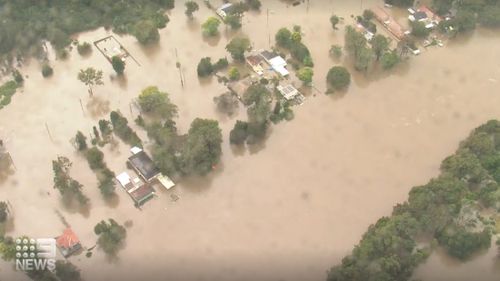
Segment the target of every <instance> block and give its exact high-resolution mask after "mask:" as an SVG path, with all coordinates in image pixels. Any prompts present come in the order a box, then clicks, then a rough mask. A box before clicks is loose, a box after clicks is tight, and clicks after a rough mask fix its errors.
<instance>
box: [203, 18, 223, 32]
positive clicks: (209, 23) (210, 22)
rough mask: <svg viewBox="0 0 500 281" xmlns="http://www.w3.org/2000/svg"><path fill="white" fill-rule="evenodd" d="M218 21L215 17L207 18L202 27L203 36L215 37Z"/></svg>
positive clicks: (217, 30)
mask: <svg viewBox="0 0 500 281" xmlns="http://www.w3.org/2000/svg"><path fill="white" fill-rule="evenodd" d="M219 25H220V20H219V19H218V18H216V17H209V18H208V19H207V20H206V21H205V22H204V23H203V24H202V25H201V28H202V29H203V34H204V35H205V36H215V35H217V34H219Z"/></svg>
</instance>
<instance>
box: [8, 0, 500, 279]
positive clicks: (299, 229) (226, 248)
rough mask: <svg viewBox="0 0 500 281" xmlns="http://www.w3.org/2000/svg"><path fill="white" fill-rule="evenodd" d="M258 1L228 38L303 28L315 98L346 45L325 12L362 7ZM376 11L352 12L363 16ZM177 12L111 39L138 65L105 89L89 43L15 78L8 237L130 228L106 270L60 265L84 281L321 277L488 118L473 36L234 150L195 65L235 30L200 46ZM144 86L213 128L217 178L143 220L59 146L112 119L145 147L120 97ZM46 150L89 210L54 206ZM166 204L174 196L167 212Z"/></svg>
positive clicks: (310, 105) (498, 64)
mask: <svg viewBox="0 0 500 281" xmlns="http://www.w3.org/2000/svg"><path fill="white" fill-rule="evenodd" d="M178 2H179V1H178ZM263 2H265V3H264V6H263V10H262V12H261V13H252V12H250V13H248V14H247V15H246V16H245V18H244V20H243V28H242V30H241V31H239V32H238V33H237V34H245V35H247V36H249V37H250V39H251V41H252V42H253V45H254V47H255V48H256V49H262V48H268V47H269V46H270V40H269V38H270V39H271V44H273V41H274V40H273V38H274V34H275V33H276V31H277V30H278V29H279V28H281V27H284V26H287V27H292V26H293V25H294V24H300V25H301V26H302V30H303V32H304V34H305V35H304V39H303V41H304V42H305V44H306V45H307V46H308V47H309V48H310V49H311V52H312V56H313V60H314V61H315V68H314V70H315V77H314V84H315V87H316V88H318V89H319V90H320V91H323V90H324V89H325V88H326V85H325V84H326V82H325V77H326V73H327V71H328V69H329V68H330V67H331V66H333V65H335V64H336V62H335V61H334V60H333V59H331V58H329V57H328V50H329V48H330V46H331V44H342V38H343V28H344V25H341V26H340V29H339V31H337V32H333V31H332V29H331V26H330V23H329V17H330V16H331V14H332V12H334V13H336V14H337V15H339V16H342V17H344V18H345V23H350V22H351V20H350V15H351V14H359V13H360V11H361V6H360V2H358V1H340V0H339V1H333V0H332V1H311V2H310V4H309V6H308V5H306V4H302V5H299V6H298V7H291V6H287V5H286V4H285V2H282V1H263ZM378 3H379V1H363V8H368V7H370V6H371V5H375V4H378ZM177 5H178V6H179V7H178V8H176V9H174V10H173V11H172V12H171V14H169V16H170V20H171V21H170V23H169V24H168V25H167V28H165V29H163V30H161V31H160V34H161V41H160V43H159V44H158V46H152V47H148V48H145V47H141V46H140V45H139V44H138V43H137V42H136V40H135V39H134V38H133V37H130V36H116V38H117V39H118V40H120V42H121V44H122V45H123V46H124V47H125V48H127V49H128V51H129V52H130V54H131V55H132V56H134V57H135V58H136V59H137V61H138V62H139V64H136V63H135V62H134V61H132V60H131V59H128V60H127V68H126V71H125V73H126V75H125V78H116V77H115V76H114V71H113V69H112V67H111V65H110V64H109V63H108V61H107V60H106V59H105V58H104V57H103V56H102V55H101V54H100V53H99V52H98V51H97V50H96V49H95V48H94V51H93V54H92V55H91V56H89V57H80V56H79V55H78V53H77V52H76V50H73V51H72V52H71V55H70V58H69V59H68V60H65V61H55V62H54V61H53V62H52V66H53V67H54V72H55V73H54V76H53V77H52V78H49V79H44V78H43V77H42V75H41V73H40V65H39V64H38V63H37V62H32V63H31V64H29V65H27V66H25V67H24V68H22V69H21V70H22V72H23V73H24V74H25V75H28V76H29V78H27V79H26V82H25V86H24V89H23V91H22V92H21V93H17V94H16V95H15V96H14V98H13V100H12V103H11V104H10V105H9V106H7V107H6V108H4V109H2V110H0V137H1V138H2V139H4V143H5V145H6V147H7V149H8V150H9V152H10V153H11V155H12V158H13V161H14V163H15V166H16V171H15V173H14V174H13V175H11V176H9V177H8V178H7V179H6V180H4V181H3V182H0V199H1V200H8V201H9V202H10V203H11V204H12V206H13V210H14V216H15V221H14V224H13V225H12V227H11V228H10V232H9V235H12V236H17V235H29V236H32V237H53V236H57V235H59V234H60V233H61V232H62V230H63V229H64V225H63V223H62V220H61V218H60V216H59V215H58V213H60V214H62V215H63V216H64V218H65V219H66V221H67V222H68V223H69V224H70V225H71V226H72V228H73V230H74V231H75V232H76V233H77V235H78V236H79V237H80V239H81V241H82V243H83V245H84V246H85V247H92V246H94V245H95V242H96V236H95V234H94V233H93V227H94V225H95V224H96V223H98V222H99V221H100V220H102V219H107V218H114V219H115V220H117V221H118V222H120V223H124V222H125V221H129V220H130V221H132V226H131V227H129V228H128V235H127V243H126V246H125V248H124V249H123V250H122V251H120V252H119V255H118V259H116V260H109V259H108V258H106V256H105V255H104V254H103V253H102V252H101V251H94V255H93V256H92V257H91V258H86V257H85V256H84V254H81V255H79V256H75V257H71V258H70V260H71V261H72V262H74V263H75V264H76V265H77V266H78V267H79V268H81V269H82V275H83V277H84V278H85V279H86V280H93V281H100V280H127V281H128V280H137V279H141V280H297V281H298V280H324V279H325V278H326V270H328V269H329V268H330V267H331V266H332V265H334V264H337V263H339V262H340V260H341V259H342V257H343V256H345V255H346V254H348V253H349V252H350V251H351V249H352V247H353V246H354V245H355V244H356V243H357V242H358V241H359V239H360V238H361V235H362V234H363V233H364V232H365V230H366V229H367V227H368V226H369V225H370V224H371V223H374V222H375V221H376V220H377V219H378V218H379V217H381V216H384V215H388V214H390V212H391V210H392V206H393V205H395V204H396V203H398V202H402V201H404V200H405V199H406V198H407V194H408V191H409V190H410V188H411V187H412V186H414V185H418V184H423V183H426V182H427V181H428V180H429V179H430V178H431V177H433V176H435V175H437V174H438V172H439V171H438V169H439V164H440V162H441V160H442V159H443V158H445V157H446V156H448V155H450V154H451V153H452V152H453V151H454V150H455V149H456V147H457V145H458V143H459V141H460V140H462V139H464V138H465V137H466V136H467V135H468V133H469V132H470V130H471V129H473V128H474V127H476V126H478V125H480V124H481V123H483V122H485V121H486V120H489V119H492V118H500V110H499V107H498V105H499V104H500V95H499V92H498V89H499V85H500V84H499V83H500V52H498V50H497V46H499V44H500V35H499V34H498V33H494V32H491V31H485V30H478V31H476V33H475V34H474V35H473V36H470V37H468V38H464V39H459V40H456V41H455V42H452V43H449V44H447V45H446V47H445V48H430V49H429V50H428V51H424V52H423V53H422V54H421V55H420V56H419V57H416V58H412V59H411V60H409V61H408V62H405V63H403V64H402V65H400V66H399V67H398V68H397V69H396V70H395V71H393V72H391V73H387V74H369V75H367V76H365V75H362V74H355V76H354V83H353V84H352V85H351V86H350V89H349V91H348V92H347V93H346V94H345V95H344V96H336V97H332V96H326V95H323V93H316V92H314V91H313V93H312V94H310V95H309V96H308V98H307V100H306V101H305V103H304V105H302V106H300V107H297V108H296V109H295V119H294V120H293V121H291V122H288V123H285V124H280V125H277V126H274V127H273V128H272V130H271V131H272V132H271V136H270V138H269V139H268V140H267V141H266V143H265V145H263V146H262V147H258V148H253V149H251V150H248V149H246V150H243V151H241V150H237V149H234V148H231V147H230V145H229V143H228V135H229V131H230V130H231V128H232V127H233V125H234V122H235V121H236V119H238V118H240V119H241V118H245V115H246V114H245V112H244V110H243V109H242V108H240V113H239V115H238V116H236V117H233V118H228V117H224V116H221V115H220V114H218V113H217V112H216V110H215V105H214V103H213V101H212V99H213V97H215V96H217V95H219V94H221V93H223V92H224V91H225V88H224V86H223V85H222V84H219V83H217V81H216V79H213V80H199V79H198V78H197V75H196V65H197V63H198V61H199V60H200V58H202V57H205V56H210V57H212V58H213V59H216V58H219V57H223V56H227V54H226V53H225V50H224V47H225V45H226V44H227V42H228V40H229V39H230V38H231V37H232V36H234V35H235V34H234V33H233V32H231V31H227V30H224V27H222V29H221V31H222V32H221V36H220V37H218V38H216V39H210V40H208V39H205V38H203V36H202V34H201V30H200V24H201V23H202V22H203V21H204V20H205V19H206V18H207V17H208V16H210V15H212V12H211V11H210V10H208V9H207V8H206V7H204V6H202V5H200V11H199V12H197V13H196V14H195V19H194V20H193V21H189V20H187V18H186V16H185V15H184V8H183V7H181V4H177ZM267 8H269V18H268V19H267V10H266V9H267ZM109 34H110V33H109V32H107V31H105V30H104V29H99V30H96V31H93V32H89V33H84V34H81V35H80V36H79V37H78V39H79V40H81V41H88V42H93V41H95V40H98V39H100V38H102V37H105V36H107V35H109ZM176 56H177V57H178V59H176ZM478 57H480V58H481V63H479V62H478ZM177 60H178V61H179V62H180V63H181V70H182V72H183V75H184V76H185V81H186V85H185V86H184V87H182V86H181V83H180V79H179V71H178V69H177V68H176V61H177ZM89 66H92V67H95V68H98V69H102V70H103V72H104V76H105V79H104V82H105V85H104V86H97V87H95V89H94V97H93V98H89V96H88V94H87V88H86V87H85V85H83V84H82V83H81V82H80V81H78V80H77V78H76V77H77V73H78V71H79V70H80V69H81V68H86V67H89ZM149 85H157V86H158V87H159V88H160V89H161V90H165V91H167V92H169V93H170V96H171V99H172V100H173V102H174V103H175V104H177V105H178V107H179V118H178V127H179V130H180V131H182V132H184V131H186V130H187V129H188V127H189V124H190V123H191V121H192V120H193V119H194V118H196V117H203V118H214V119H217V120H219V122H220V126H221V127H222V130H223V134H224V143H223V152H224V154H223V159H222V165H220V166H219V167H217V171H216V172H215V173H213V174H212V175H210V176H209V177H207V178H199V179H189V180H185V181H183V182H181V183H179V184H178V185H177V186H176V187H175V188H173V189H172V190H170V191H165V190H157V191H158V195H159V196H158V197H157V198H155V199H154V200H152V201H151V202H148V203H147V204H146V205H145V206H144V208H143V210H142V211H140V210H138V209H136V208H134V207H133V204H132V201H131V200H130V198H128V196H127V195H126V194H125V193H124V192H123V191H122V190H117V193H118V194H119V198H118V200H117V202H113V204H108V203H106V202H105V201H104V200H103V199H102V197H101V195H100V193H99V190H98V189H97V180H96V178H95V175H94V174H93V172H92V171H91V170H90V169H89V167H88V165H87V163H86V161H85V159H84V158H83V157H82V156H80V155H78V154H77V153H76V152H75V149H74V148H73V146H72V145H71V144H70V139H71V138H72V137H73V136H74V135H75V133H76V131H77V130H81V131H83V132H85V133H87V134H88V133H89V132H90V131H91V130H92V126H93V125H96V124H97V121H98V120H99V119H101V118H108V116H109V111H110V110H114V109H119V110H120V111H121V112H122V113H123V114H124V115H125V117H127V118H129V122H130V123H132V125H133V127H134V129H136V130H137V131H138V133H139V134H140V136H141V137H142V138H143V139H146V137H145V132H144V131H142V130H140V129H139V128H137V127H135V125H134V124H133V121H132V120H133V118H135V116H136V115H137V113H138V112H137V110H136V109H135V108H133V107H131V106H130V102H131V100H132V99H133V98H135V97H136V96H137V95H138V94H139V93H140V91H141V90H142V89H143V88H145V87H147V86H149ZM80 101H81V104H80ZM82 108H83V110H82ZM128 149H129V148H128V147H127V146H125V145H123V144H118V145H117V146H116V147H111V146H109V145H108V146H106V147H105V148H104V149H103V150H104V152H105V153H106V162H107V163H108V166H109V167H110V168H111V169H112V170H113V171H115V173H119V172H121V171H123V170H125V169H126V165H125V160H126V159H127V158H128V156H129V154H130V153H129V151H128ZM58 155H64V156H67V157H68V158H70V160H71V161H73V169H72V171H73V173H72V175H73V176H74V178H75V179H77V180H78V181H80V182H81V183H82V184H84V186H85V188H84V192H85V194H86V195H87V196H89V197H90V198H91V205H92V207H91V209H90V210H89V212H87V213H83V214H82V213H80V212H77V211H75V210H68V209H65V208H64V207H63V205H62V204H61V202H60V196H59V195H58V194H57V192H56V191H55V190H54V189H53V188H52V185H53V181H52V177H53V174H52V167H51V161H52V160H54V159H55V158H56V157H57V156H58ZM171 194H175V195H177V196H179V197H180V199H179V200H178V201H176V202H173V201H172V200H171V197H170V195H171ZM495 251H496V249H495V248H492V250H491V251H490V252H489V253H488V254H486V255H483V256H481V257H478V259H477V260H474V261H471V262H469V263H467V264H466V265H460V264H458V263H456V262H450V261H449V260H447V259H445V258H443V257H442V255H440V254H439V253H438V254H435V255H433V256H432V257H431V258H430V259H429V261H428V263H427V264H426V265H425V266H423V267H422V268H420V269H419V272H418V274H417V275H418V277H419V278H422V279H423V280H472V279H474V280H479V281H493V280H498V276H499V273H498V267H499V265H498V262H496V263H495V261H494V259H495ZM0 270H1V271H0V280H2V281H17V280H26V279H27V278H26V277H25V276H24V275H23V274H21V273H14V272H13V271H12V269H10V265H9V264H6V263H4V262H2V263H0ZM437 272H439V274H437ZM474 272H481V273H482V276H477V275H472V274H473V273H474ZM468 273H470V274H471V275H470V276H469V275H467V274H468ZM466 277H467V278H466ZM439 278H441V279H439ZM460 278H463V279H460Z"/></svg>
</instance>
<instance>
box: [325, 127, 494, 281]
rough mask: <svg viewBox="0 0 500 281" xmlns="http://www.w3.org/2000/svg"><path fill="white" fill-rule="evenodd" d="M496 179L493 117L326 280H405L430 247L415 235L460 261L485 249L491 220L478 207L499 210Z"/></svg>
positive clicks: (372, 229) (371, 231)
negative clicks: (437, 173)
mask: <svg viewBox="0 0 500 281" xmlns="http://www.w3.org/2000/svg"><path fill="white" fill-rule="evenodd" d="M499 183H500V122H499V121H496V120H492V121H489V122H487V123H486V124H484V125H482V126H480V127H478V128H477V129H475V130H474V131H473V132H472V133H471V135H470V136H469V137H468V138H467V139H466V140H465V141H463V142H462V143H461V144H460V147H459V149H458V150H457V151H456V153H455V154H454V155H452V156H450V157H448V158H446V159H445V160H444V161H443V162H442V165H441V175H439V176H438V177H437V178H435V179H432V180H431V181H430V182H429V183H427V184H426V185H423V186H417V187H414V188H412V190H411V191H410V194H409V198H408V200H407V201H406V202H405V203H403V204H399V205H397V206H396V207H395V208H394V210H393V213H392V215H391V216H390V217H383V218H381V219H379V220H378V222H377V223H376V224H374V225H372V226H370V227H369V229H368V231H367V232H366V233H365V234H364V235H363V237H362V239H361V241H360V243H359V244H358V245H357V246H356V247H355V248H354V250H353V251H352V253H351V255H349V256H347V257H345V258H344V259H343V260H342V264H341V265H338V266H336V267H333V268H332V269H331V270H330V271H329V273H328V280H329V281H341V280H345V281H357V280H359V281H361V280H363V281H370V280H398V281H402V280H408V279H409V278H410V277H411V276H412V273H413V270H414V269H415V268H416V266H417V265H418V264H420V263H421V262H423V261H424V260H425V259H426V257H427V256H428V255H429V253H430V250H431V247H430V246H429V245H427V246H425V245H424V244H422V243H420V244H417V242H416V238H417V237H418V238H422V237H434V238H435V239H436V240H435V241H437V243H438V245H440V246H442V247H444V249H446V251H447V252H448V254H450V255H451V256H453V257H456V258H458V259H461V260H466V259H468V258H470V257H471V256H472V255H473V254H474V253H477V252H478V251H480V250H482V249H486V248H489V247H490V244H491V238H492V234H494V232H495V230H494V228H493V227H492V226H493V225H494V224H495V222H494V221H493V219H492V218H489V217H488V215H487V214H488V212H483V211H484V210H486V209H487V208H491V209H493V210H497V211H499V210H500V185H499ZM429 242H430V241H429ZM429 244H432V243H429Z"/></svg>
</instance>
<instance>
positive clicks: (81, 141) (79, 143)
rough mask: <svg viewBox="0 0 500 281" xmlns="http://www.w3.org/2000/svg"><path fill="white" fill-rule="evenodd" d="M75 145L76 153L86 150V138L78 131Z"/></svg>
mask: <svg viewBox="0 0 500 281" xmlns="http://www.w3.org/2000/svg"><path fill="white" fill-rule="evenodd" d="M75 144H76V148H77V149H78V151H83V150H86V149H87V137H86V136H85V135H84V134H83V133H82V132H81V131H78V132H77V133H76V136H75Z"/></svg>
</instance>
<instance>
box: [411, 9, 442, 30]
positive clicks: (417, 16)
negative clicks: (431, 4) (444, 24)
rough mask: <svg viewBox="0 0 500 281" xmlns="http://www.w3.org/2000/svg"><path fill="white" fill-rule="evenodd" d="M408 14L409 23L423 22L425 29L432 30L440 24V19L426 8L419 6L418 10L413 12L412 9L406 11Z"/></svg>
mask: <svg viewBox="0 0 500 281" xmlns="http://www.w3.org/2000/svg"><path fill="white" fill-rule="evenodd" d="M408 12H409V13H410V15H409V16H408V19H409V20H410V21H411V22H415V21H418V22H423V23H424V24H425V27H427V28H433V27H435V26H437V25H438V24H439V22H441V20H442V18H441V17H440V16H438V15H437V14H436V13H434V12H433V11H432V10H431V9H429V8H428V7H427V6H425V5H424V6H421V7H420V8H419V9H418V10H414V9H412V8H409V9H408Z"/></svg>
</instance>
